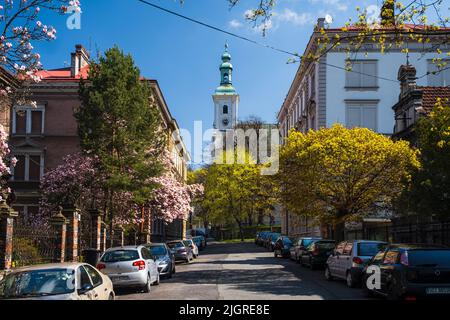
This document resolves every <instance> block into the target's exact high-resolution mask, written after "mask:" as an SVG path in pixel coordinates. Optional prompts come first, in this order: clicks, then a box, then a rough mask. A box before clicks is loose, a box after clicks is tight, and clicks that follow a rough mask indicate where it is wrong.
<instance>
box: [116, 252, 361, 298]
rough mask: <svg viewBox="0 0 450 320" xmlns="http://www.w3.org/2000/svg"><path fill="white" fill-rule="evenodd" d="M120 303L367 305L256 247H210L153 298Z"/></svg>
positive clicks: (337, 284)
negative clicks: (333, 302)
mask: <svg viewBox="0 0 450 320" xmlns="http://www.w3.org/2000/svg"><path fill="white" fill-rule="evenodd" d="M116 294H117V300H158V299H159V300H173V299H177V300H324V299H353V300H354V299H367V298H366V296H365V294H364V292H363V291H362V290H361V289H350V288H348V287H347V286H346V285H345V283H344V282H343V281H332V282H328V281H327V280H325V278H324V275H323V271H322V270H317V271H311V270H309V269H308V268H304V267H301V266H300V265H298V264H296V263H295V262H293V261H291V260H289V259H281V258H274V256H273V253H272V252H268V251H266V250H265V249H264V248H261V247H258V246H256V245H255V244H253V243H242V244H241V243H239V244H221V243H214V244H210V245H209V246H208V247H207V248H206V249H205V250H204V251H202V252H201V253H200V257H199V258H197V259H196V260H195V261H194V262H191V264H189V265H187V264H184V263H183V264H177V272H176V274H175V275H174V276H173V278H172V279H170V280H166V279H164V280H162V281H161V284H160V285H159V286H153V287H152V291H151V293H149V294H146V293H136V291H135V290H134V291H133V290H120V291H119V290H118V291H117V292H116Z"/></svg>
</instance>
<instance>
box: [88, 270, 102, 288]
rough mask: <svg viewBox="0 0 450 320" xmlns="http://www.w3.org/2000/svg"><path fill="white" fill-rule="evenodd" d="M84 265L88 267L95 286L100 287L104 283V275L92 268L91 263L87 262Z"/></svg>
mask: <svg viewBox="0 0 450 320" xmlns="http://www.w3.org/2000/svg"><path fill="white" fill-rule="evenodd" d="M84 267H85V268H86V271H87V273H88V274H89V276H90V277H91V280H92V284H93V285H94V287H98V286H99V285H101V284H102V283H103V280H102V276H101V275H99V274H98V272H97V271H96V270H95V269H94V268H92V267H91V266H90V265H87V264H85V265H84Z"/></svg>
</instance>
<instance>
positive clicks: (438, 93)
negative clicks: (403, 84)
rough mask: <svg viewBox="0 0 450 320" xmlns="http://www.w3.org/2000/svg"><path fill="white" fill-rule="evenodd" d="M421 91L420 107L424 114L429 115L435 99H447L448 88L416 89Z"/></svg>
mask: <svg viewBox="0 0 450 320" xmlns="http://www.w3.org/2000/svg"><path fill="white" fill-rule="evenodd" d="M417 89H419V90H421V91H422V107H423V108H424V109H425V111H426V113H430V112H431V110H432V109H433V108H434V106H435V104H436V101H437V98H441V99H449V101H450V87H418V88H417Z"/></svg>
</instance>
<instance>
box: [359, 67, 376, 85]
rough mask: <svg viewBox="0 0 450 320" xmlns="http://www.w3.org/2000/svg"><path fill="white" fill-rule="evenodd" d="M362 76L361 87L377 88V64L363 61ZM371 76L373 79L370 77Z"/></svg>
mask: <svg viewBox="0 0 450 320" xmlns="http://www.w3.org/2000/svg"><path fill="white" fill-rule="evenodd" d="M362 73H364V75H361V76H362V86H363V87H376V86H377V78H376V76H377V63H376V62H375V61H365V62H364V63H363V71H362ZM371 76H373V77H371Z"/></svg>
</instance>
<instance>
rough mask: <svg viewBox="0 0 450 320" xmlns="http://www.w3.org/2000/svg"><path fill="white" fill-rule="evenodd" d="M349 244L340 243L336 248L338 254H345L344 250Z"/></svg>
mask: <svg viewBox="0 0 450 320" xmlns="http://www.w3.org/2000/svg"><path fill="white" fill-rule="evenodd" d="M346 244H347V242H345V241H344V242H341V243H339V244H338V245H337V247H336V253H338V254H343V253H344V248H345V245H346Z"/></svg>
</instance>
